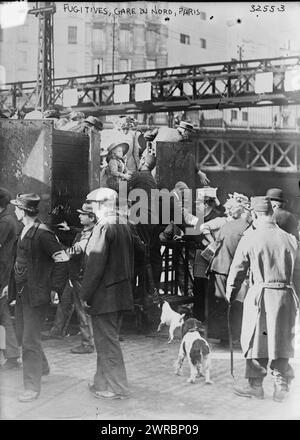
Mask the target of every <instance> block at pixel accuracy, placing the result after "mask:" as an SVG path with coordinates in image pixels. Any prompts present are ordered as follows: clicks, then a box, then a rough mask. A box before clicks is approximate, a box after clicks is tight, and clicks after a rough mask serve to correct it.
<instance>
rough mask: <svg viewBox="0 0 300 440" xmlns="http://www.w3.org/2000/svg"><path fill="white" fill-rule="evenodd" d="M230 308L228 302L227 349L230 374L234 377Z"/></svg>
mask: <svg viewBox="0 0 300 440" xmlns="http://www.w3.org/2000/svg"><path fill="white" fill-rule="evenodd" d="M230 310H231V304H230V303H229V304H228V309H227V328H228V340H229V349H230V374H231V376H232V377H233V378H234V374H233V344H232V333H231V325H230Z"/></svg>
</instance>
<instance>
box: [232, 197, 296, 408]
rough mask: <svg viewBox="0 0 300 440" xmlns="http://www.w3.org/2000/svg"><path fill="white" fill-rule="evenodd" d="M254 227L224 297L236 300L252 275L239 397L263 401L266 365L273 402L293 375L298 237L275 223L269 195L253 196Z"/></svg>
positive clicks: (285, 390)
mask: <svg viewBox="0 0 300 440" xmlns="http://www.w3.org/2000/svg"><path fill="white" fill-rule="evenodd" d="M251 206H252V208H253V210H254V211H255V213H256V215H257V219H256V220H255V228H256V229H252V230H251V229H249V230H248V231H247V233H246V234H245V236H244V237H242V239H241V240H240V242H239V244H238V247H237V250H236V253H235V255H234V258H233V262H232V265H231V268H230V272H229V276H228V280H227V289H226V296H227V299H228V300H229V301H231V302H232V301H234V300H235V298H236V296H237V294H238V292H239V290H240V287H241V285H242V282H243V280H244V278H245V276H246V274H247V271H248V270H249V271H250V274H249V284H250V287H249V290H248V292H247V294H246V297H245V301H244V310H243V322H242V333H241V345H242V349H243V353H244V356H245V358H246V378H247V379H248V385H247V386H246V387H245V388H243V387H235V388H234V391H235V393H236V394H237V395H239V396H243V397H255V398H258V399H263V398H264V390H263V386H262V384H263V379H264V377H265V376H266V374H267V366H268V362H269V361H270V362H271V363H270V368H271V371H272V375H273V378H274V394H273V399H274V401H279V402H281V401H282V400H284V398H285V397H286V395H287V393H288V391H289V385H290V382H291V380H292V379H293V377H294V373H293V369H292V367H291V366H290V364H289V358H291V357H293V356H294V339H295V319H296V311H297V308H298V304H299V300H298V296H297V294H296V292H295V289H296V290H297V292H299V287H300V284H299V256H298V253H299V249H298V243H297V240H296V239H295V237H294V236H293V235H291V234H288V233H287V232H285V231H283V230H282V229H280V228H279V227H278V226H277V225H276V223H275V222H274V220H273V219H272V214H273V210H272V206H271V201H270V199H269V198H268V197H265V196H263V197H253V198H252V200H251Z"/></svg>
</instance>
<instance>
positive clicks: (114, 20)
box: [111, 15, 116, 82]
mask: <svg viewBox="0 0 300 440" xmlns="http://www.w3.org/2000/svg"><path fill="white" fill-rule="evenodd" d="M115 25H116V18H115V15H113V35H112V37H113V47H112V66H111V70H112V81H113V82H114V73H115Z"/></svg>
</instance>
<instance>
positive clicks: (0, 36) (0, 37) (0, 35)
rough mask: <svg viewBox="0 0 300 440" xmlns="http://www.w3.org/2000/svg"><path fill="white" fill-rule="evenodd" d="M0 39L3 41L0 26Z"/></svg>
mask: <svg viewBox="0 0 300 440" xmlns="http://www.w3.org/2000/svg"><path fill="white" fill-rule="evenodd" d="M0 41H3V30H2V29H1V28H0Z"/></svg>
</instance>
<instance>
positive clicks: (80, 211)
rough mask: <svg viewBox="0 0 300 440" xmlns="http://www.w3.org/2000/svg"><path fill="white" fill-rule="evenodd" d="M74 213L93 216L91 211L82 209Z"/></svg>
mask: <svg viewBox="0 0 300 440" xmlns="http://www.w3.org/2000/svg"><path fill="white" fill-rule="evenodd" d="M76 211H77V212H79V214H85V215H89V214H93V215H95V214H94V213H93V212H92V211H83V210H82V209H76Z"/></svg>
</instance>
